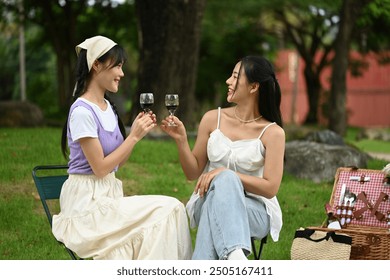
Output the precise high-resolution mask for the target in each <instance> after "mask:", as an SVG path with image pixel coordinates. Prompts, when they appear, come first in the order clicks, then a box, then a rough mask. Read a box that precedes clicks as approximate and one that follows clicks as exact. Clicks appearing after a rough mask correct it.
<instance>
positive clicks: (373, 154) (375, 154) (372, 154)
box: [368, 153, 390, 163]
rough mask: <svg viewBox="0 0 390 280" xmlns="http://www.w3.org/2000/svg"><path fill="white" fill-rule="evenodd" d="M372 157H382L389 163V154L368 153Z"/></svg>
mask: <svg viewBox="0 0 390 280" xmlns="http://www.w3.org/2000/svg"><path fill="white" fill-rule="evenodd" d="M368 154H369V155H370V156H372V157H373V158H378V159H383V160H386V161H388V162H389V163H390V154H385V153H368Z"/></svg>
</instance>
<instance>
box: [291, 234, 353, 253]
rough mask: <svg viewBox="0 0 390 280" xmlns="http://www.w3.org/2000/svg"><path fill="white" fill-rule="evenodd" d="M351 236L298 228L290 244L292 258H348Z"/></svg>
mask: <svg viewBox="0 0 390 280" xmlns="http://www.w3.org/2000/svg"><path fill="white" fill-rule="evenodd" d="M351 244H352V238H351V237H350V236H348V235H346V234H339V233H336V232H335V231H321V230H313V229H308V228H306V229H304V228H300V229H298V230H297V231H296V232H295V237H294V240H293V243H292V246H291V259H292V260H349V258H350V254H351Z"/></svg>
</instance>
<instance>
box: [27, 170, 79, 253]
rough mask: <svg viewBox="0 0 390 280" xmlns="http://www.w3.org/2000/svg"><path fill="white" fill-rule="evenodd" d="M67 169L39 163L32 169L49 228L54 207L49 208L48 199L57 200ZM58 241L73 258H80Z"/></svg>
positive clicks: (66, 176) (66, 175)
mask: <svg viewBox="0 0 390 280" xmlns="http://www.w3.org/2000/svg"><path fill="white" fill-rule="evenodd" d="M67 169H68V166H67V165H41V166H36V167H34V169H33V171H32V177H33V179H34V182H35V186H36V187H37V190H38V193H39V197H40V199H41V202H42V205H43V209H44V210H45V213H46V216H47V219H48V220H49V224H50V228H51V227H52V216H53V215H52V212H53V211H54V209H51V208H52V207H50V206H49V205H50V204H49V203H48V201H49V200H59V198H60V194H61V188H62V184H63V183H64V182H65V180H66V179H67V178H68V174H67V173H66V170H67ZM58 242H59V241H58ZM59 243H60V244H61V245H62V246H63V247H64V248H65V249H66V251H67V252H68V253H69V255H70V257H71V258H72V259H73V260H79V259H81V258H79V257H78V256H77V255H76V253H74V252H73V251H72V250H70V249H69V248H67V247H66V246H65V245H64V244H63V243H62V242H59Z"/></svg>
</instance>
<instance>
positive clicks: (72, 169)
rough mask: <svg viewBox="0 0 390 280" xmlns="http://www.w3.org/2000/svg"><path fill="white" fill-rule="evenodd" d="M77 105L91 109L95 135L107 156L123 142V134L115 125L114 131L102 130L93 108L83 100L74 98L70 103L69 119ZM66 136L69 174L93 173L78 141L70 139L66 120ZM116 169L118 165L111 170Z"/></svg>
mask: <svg viewBox="0 0 390 280" xmlns="http://www.w3.org/2000/svg"><path fill="white" fill-rule="evenodd" d="M78 106H82V107H84V108H86V109H88V110H90V111H91V113H92V116H93V118H94V120H95V122H96V126H97V135H98V139H99V141H100V144H101V145H102V148H103V153H104V156H107V155H109V154H110V153H112V152H113V151H114V150H115V149H116V148H117V147H118V146H119V145H120V144H122V143H123V136H122V134H121V132H120V130H119V126H118V125H116V127H115V129H114V131H112V132H110V131H106V130H104V128H103V126H102V124H101V123H100V121H99V117H98V116H97V114H96V112H95V110H94V108H93V107H92V106H91V105H89V104H87V103H85V102H84V101H82V100H80V99H78V100H76V102H74V103H73V104H72V106H71V107H70V111H69V119H70V116H71V114H72V112H73V110H74V109H75V108H76V107H78ZM67 137H68V146H69V152H70V154H69V163H68V166H69V169H68V173H69V174H86V175H90V174H93V171H92V168H91V166H90V165H89V163H88V161H87V159H86V157H85V155H84V153H83V151H82V149H81V145H80V142H79V141H73V140H72V135H71V132H70V129H69V122H68V133H67ZM117 170H118V166H116V167H115V168H114V170H113V171H117Z"/></svg>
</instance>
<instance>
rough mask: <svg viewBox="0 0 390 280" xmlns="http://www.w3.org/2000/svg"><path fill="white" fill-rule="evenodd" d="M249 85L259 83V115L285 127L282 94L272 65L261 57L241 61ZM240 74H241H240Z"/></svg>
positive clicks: (249, 57)
mask: <svg viewBox="0 0 390 280" xmlns="http://www.w3.org/2000/svg"><path fill="white" fill-rule="evenodd" d="M241 68H243V69H244V71H245V75H246V77H247V79H248V82H249V83H259V84H260V87H259V104H258V107H259V113H260V114H261V115H262V116H263V117H264V118H265V119H267V120H269V121H270V122H276V123H277V124H278V125H279V126H280V127H283V120H282V114H281V112H280V103H281V99H282V94H281V91H280V86H279V83H278V80H277V79H276V77H275V72H274V69H273V66H272V64H271V63H270V62H269V61H268V60H267V59H265V58H264V57H261V56H246V57H244V58H243V59H241V66H240V72H241ZM240 72H239V73H240Z"/></svg>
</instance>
